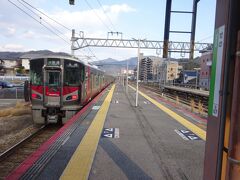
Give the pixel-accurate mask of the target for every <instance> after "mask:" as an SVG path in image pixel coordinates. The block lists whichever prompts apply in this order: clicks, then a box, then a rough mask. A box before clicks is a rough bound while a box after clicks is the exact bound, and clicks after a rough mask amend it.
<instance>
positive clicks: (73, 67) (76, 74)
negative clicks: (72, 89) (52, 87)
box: [64, 60, 84, 86]
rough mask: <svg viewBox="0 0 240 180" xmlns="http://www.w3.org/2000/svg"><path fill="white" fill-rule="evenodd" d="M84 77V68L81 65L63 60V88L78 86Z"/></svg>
mask: <svg viewBox="0 0 240 180" xmlns="http://www.w3.org/2000/svg"><path fill="white" fill-rule="evenodd" d="M82 76H84V68H83V65H82V64H80V63H78V62H74V61H70V60H65V62H64V85H65V86H79V85H80V82H81V80H82V79H83V77H82Z"/></svg>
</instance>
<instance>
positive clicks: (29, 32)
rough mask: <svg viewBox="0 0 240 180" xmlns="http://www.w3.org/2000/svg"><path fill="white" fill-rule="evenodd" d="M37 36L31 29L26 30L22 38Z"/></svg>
mask: <svg viewBox="0 0 240 180" xmlns="http://www.w3.org/2000/svg"><path fill="white" fill-rule="evenodd" d="M35 37H36V33H35V32H33V31H30V30H27V31H25V32H24V33H23V34H22V38H26V39H32V38H35Z"/></svg>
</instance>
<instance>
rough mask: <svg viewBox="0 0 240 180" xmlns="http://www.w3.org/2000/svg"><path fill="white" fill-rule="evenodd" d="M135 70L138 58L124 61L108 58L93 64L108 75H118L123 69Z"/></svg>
mask: <svg viewBox="0 0 240 180" xmlns="http://www.w3.org/2000/svg"><path fill="white" fill-rule="evenodd" d="M127 61H128V69H129V70H133V69H134V68H135V67H136V66H137V58H136V57H133V58H129V59H126V60H123V61H118V60H116V59H112V58H108V59H104V60H101V61H94V62H92V64H94V65H96V66H98V67H99V68H100V69H102V70H104V71H105V72H106V73H107V74H111V75H118V74H119V73H121V70H122V69H127Z"/></svg>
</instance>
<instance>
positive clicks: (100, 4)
mask: <svg viewBox="0 0 240 180" xmlns="http://www.w3.org/2000/svg"><path fill="white" fill-rule="evenodd" d="M97 2H98V4H99V6H100V7H101V8H102V11H103V13H104V14H105V15H106V17H107V18H108V20H109V22H110V24H111V25H112V27H113V29H114V30H115V31H117V30H116V27H115V26H114V24H113V22H112V20H111V18H110V17H109V16H108V14H107V13H105V10H104V8H103V5H102V3H101V2H100V1H99V0H97Z"/></svg>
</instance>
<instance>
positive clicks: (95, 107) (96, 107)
mask: <svg viewBox="0 0 240 180" xmlns="http://www.w3.org/2000/svg"><path fill="white" fill-rule="evenodd" d="M100 107H101V106H93V107H92V110H99V109H100Z"/></svg>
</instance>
